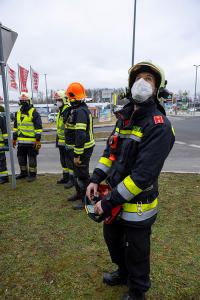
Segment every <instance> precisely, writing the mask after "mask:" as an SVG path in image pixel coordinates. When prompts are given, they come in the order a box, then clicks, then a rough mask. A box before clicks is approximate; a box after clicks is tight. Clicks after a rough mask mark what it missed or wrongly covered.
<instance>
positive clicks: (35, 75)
mask: <svg viewBox="0 0 200 300" xmlns="http://www.w3.org/2000/svg"><path fill="white" fill-rule="evenodd" d="M31 80H32V89H33V93H37V92H38V86H39V73H37V72H36V71H35V70H33V68H31Z"/></svg>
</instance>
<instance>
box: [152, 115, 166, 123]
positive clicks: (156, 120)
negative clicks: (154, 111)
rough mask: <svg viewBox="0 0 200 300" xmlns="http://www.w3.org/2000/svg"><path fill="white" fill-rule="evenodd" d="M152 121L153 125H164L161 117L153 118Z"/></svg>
mask: <svg viewBox="0 0 200 300" xmlns="http://www.w3.org/2000/svg"><path fill="white" fill-rule="evenodd" d="M153 119H154V123H155V124H163V123H164V119H163V117H162V116H154V117H153Z"/></svg>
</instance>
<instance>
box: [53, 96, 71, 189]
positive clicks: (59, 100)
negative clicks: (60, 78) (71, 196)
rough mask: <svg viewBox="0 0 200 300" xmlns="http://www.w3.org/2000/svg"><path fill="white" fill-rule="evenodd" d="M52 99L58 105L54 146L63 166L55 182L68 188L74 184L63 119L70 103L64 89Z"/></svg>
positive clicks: (66, 114) (67, 112)
mask: <svg viewBox="0 0 200 300" xmlns="http://www.w3.org/2000/svg"><path fill="white" fill-rule="evenodd" d="M54 100H55V101H56V105H57V107H58V110H59V111H58V115H57V118H56V130H57V134H56V147H57V148H58V149H59V153H60V163H61V166H62V168H63V177H62V178H61V179H60V180H58V181H57V184H66V185H67V187H68V188H70V187H72V186H73V185H74V177H73V169H69V168H68V162H67V160H68V154H67V150H66V147H65V124H64V119H65V118H67V116H68V114H69V110H70V104H69V101H68V100H67V97H66V95H65V91H64V90H59V91H57V92H55V94H54Z"/></svg>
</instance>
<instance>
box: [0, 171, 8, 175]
mask: <svg viewBox="0 0 200 300" xmlns="http://www.w3.org/2000/svg"><path fill="white" fill-rule="evenodd" d="M5 175H8V171H7V170H6V171H0V176H5Z"/></svg>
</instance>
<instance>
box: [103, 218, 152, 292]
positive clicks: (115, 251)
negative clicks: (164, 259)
mask: <svg viewBox="0 0 200 300" xmlns="http://www.w3.org/2000/svg"><path fill="white" fill-rule="evenodd" d="M154 221H155V218H154V219H152V222H151V224H148V225H145V226H137V225H136V226H128V225H125V224H123V223H122V221H120V220H118V221H114V222H113V223H111V224H104V230H103V231H104V239H105V242H106V244H107V247H108V250H109V253H110V256H111V259H112V262H113V263H115V264H117V266H118V267H119V270H120V272H121V273H122V275H124V276H127V277H128V287H129V290H130V293H131V291H134V290H139V291H141V292H147V291H148V289H149V288H150V277H149V274H150V235H151V225H152V224H153V223H154Z"/></svg>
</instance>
